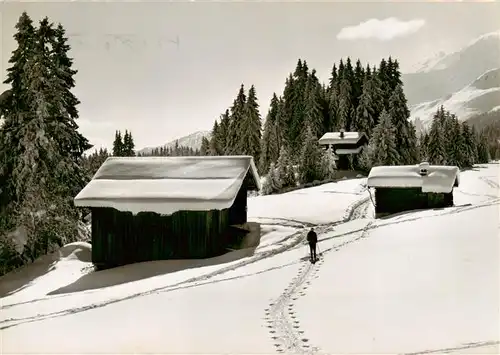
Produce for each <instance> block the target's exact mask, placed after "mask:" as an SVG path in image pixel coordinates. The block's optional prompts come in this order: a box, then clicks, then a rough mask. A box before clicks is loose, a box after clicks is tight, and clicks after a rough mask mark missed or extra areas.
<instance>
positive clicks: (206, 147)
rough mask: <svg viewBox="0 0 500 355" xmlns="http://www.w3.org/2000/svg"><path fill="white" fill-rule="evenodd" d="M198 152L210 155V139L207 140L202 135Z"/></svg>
mask: <svg viewBox="0 0 500 355" xmlns="http://www.w3.org/2000/svg"><path fill="white" fill-rule="evenodd" d="M200 154H201V155H210V141H209V140H208V138H207V137H203V138H202V139H201V148H200Z"/></svg>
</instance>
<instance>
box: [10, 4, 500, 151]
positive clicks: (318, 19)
mask: <svg viewBox="0 0 500 355" xmlns="http://www.w3.org/2000/svg"><path fill="white" fill-rule="evenodd" d="M0 6H1V12H2V16H1V20H2V23H1V31H2V32H1V33H2V47H1V49H2V64H3V65H2V78H4V77H5V69H6V68H7V66H8V63H7V61H8V59H9V57H10V55H11V52H12V50H13V49H14V42H13V39H12V35H13V31H14V25H15V23H16V21H17V19H18V18H19V15H20V14H21V12H22V11H23V10H26V11H27V12H28V14H29V15H30V16H32V18H33V19H35V20H39V19H41V18H42V17H43V16H49V18H50V19H51V20H52V21H54V22H61V23H62V24H63V25H64V27H65V28H66V29H67V32H68V34H70V36H71V39H70V43H71V44H72V46H73V49H72V52H71V55H72V56H73V57H74V58H75V68H76V69H78V70H79V73H78V75H77V77H76V83H77V88H76V89H75V93H76V94H77V96H78V97H79V98H80V100H81V101H82V104H81V105H80V116H81V118H80V120H79V125H80V128H81V131H82V133H84V134H85V135H86V136H87V137H88V138H89V139H90V140H91V142H92V143H93V144H95V145H96V146H98V147H99V146H107V147H110V146H111V143H112V140H113V138H114V132H115V130H116V129H121V130H125V129H129V130H131V131H132V133H133V136H134V138H135V141H136V146H137V148H143V147H144V146H156V145H161V144H163V143H165V142H167V141H170V140H172V139H174V138H178V137H180V136H183V135H186V134H189V133H192V132H194V131H197V130H208V129H210V128H211V127H212V125H213V121H214V120H215V119H216V118H218V117H219V115H220V113H222V112H223V111H224V110H225V109H226V108H227V107H228V106H229V105H231V103H232V101H233V99H234V97H235V95H236V93H237V91H238V89H239V86H240V84H241V83H244V84H245V85H246V86H250V85H251V84H254V85H255V86H256V89H257V94H258V98H259V101H260V104H261V115H262V116H263V117H265V114H266V112H267V108H268V106H269V100H270V98H271V96H272V93H273V92H275V91H276V92H278V94H280V93H281V92H282V90H283V84H284V80H285V77H286V76H287V74H288V73H289V72H290V71H292V70H293V69H294V67H295V64H296V62H297V59H298V58H299V57H300V58H304V59H306V60H307V62H308V63H309V65H310V67H314V68H316V69H317V71H318V74H319V77H320V79H321V80H322V81H326V80H327V79H328V74H329V71H330V69H331V67H332V65H333V63H334V62H337V61H338V60H339V59H340V58H341V57H347V56H351V57H352V58H358V57H359V58H360V59H361V60H362V62H363V63H367V62H370V63H373V64H375V63H376V62H378V61H379V60H380V59H381V58H382V57H388V56H389V55H392V56H393V57H395V58H397V59H398V60H399V61H400V63H401V65H402V67H403V69H407V68H412V67H414V65H415V64H416V63H418V62H421V61H423V60H425V59H426V58H428V57H429V56H432V55H433V54H434V53H436V52H438V51H441V50H445V51H452V50H455V49H458V48H460V47H461V46H463V45H465V44H467V42H469V41H470V40H472V39H474V38H475V37H477V36H479V35H480V34H483V33H486V32H492V31H495V30H498V29H500V22H499V19H500V2H490V3H471V2H467V3H459V2H452V3H450V2H446V3H435V2H434V3H414V2H399V3H395V2H386V3H380V2H362V3H361V2H351V3H332V2H329V3H325V2H323V3H320V2H314V3H312V2H311V3H307V2H302V3H297V2H295V3H264V2H260V3H241V2H240V3H222V2H215V3H200V2H189V3H179V2H177V3H158V2H156V3H109V2H108V3H76V2H71V3H68V2H61V3H33V2H31V3H2V4H0ZM390 17H392V18H393V19H389V20H387V19H388V18H390ZM177 39H178V41H177ZM4 88H5V87H4Z"/></svg>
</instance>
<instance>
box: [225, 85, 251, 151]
mask: <svg viewBox="0 0 500 355" xmlns="http://www.w3.org/2000/svg"><path fill="white" fill-rule="evenodd" d="M246 102H247V97H246V94H245V86H244V85H243V84H241V86H240V90H239V91H238V96H236V99H235V100H234V102H233V106H232V107H231V115H230V120H229V127H228V136H227V141H226V149H225V152H226V154H228V155H234V154H236V155H238V154H241V151H240V150H239V148H240V147H239V142H240V134H241V122H242V120H243V119H244V117H245V114H246V112H245V110H246Z"/></svg>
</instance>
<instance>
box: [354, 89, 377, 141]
mask: <svg viewBox="0 0 500 355" xmlns="http://www.w3.org/2000/svg"><path fill="white" fill-rule="evenodd" d="M373 90H374V85H373V82H372V81H371V80H370V79H366V80H365V83H364V85H363V90H362V94H361V96H360V98H359V105H358V107H357V108H356V116H355V119H354V122H353V128H354V130H355V131H358V132H364V133H365V134H366V135H367V136H368V137H370V136H371V134H372V130H373V128H374V127H375V117H376V116H375V110H376V108H375V103H374V102H373V97H372V96H373V95H374V92H373Z"/></svg>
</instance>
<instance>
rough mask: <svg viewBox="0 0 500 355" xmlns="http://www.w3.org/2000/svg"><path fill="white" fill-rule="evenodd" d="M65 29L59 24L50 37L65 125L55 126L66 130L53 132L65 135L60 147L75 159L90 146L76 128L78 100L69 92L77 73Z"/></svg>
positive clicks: (61, 119)
mask: <svg viewBox="0 0 500 355" xmlns="http://www.w3.org/2000/svg"><path fill="white" fill-rule="evenodd" d="M65 34H66V31H65V29H64V27H63V26H62V25H61V24H58V26H57V28H56V29H55V30H54V31H53V37H51V38H50V41H51V42H52V48H53V50H52V53H51V59H52V62H53V66H52V73H53V74H54V75H55V76H56V77H58V79H59V80H61V86H62V87H61V96H62V98H63V100H62V101H63V104H62V106H63V109H64V111H63V112H65V113H66V115H64V116H61V117H59V122H61V121H62V122H64V123H65V125H57V126H56V127H59V128H61V127H65V128H66V132H64V131H63V130H61V129H59V131H56V132H54V136H56V137H60V138H62V137H67V138H68V140H67V141H64V140H62V141H61V142H60V144H61V147H62V149H69V150H70V151H71V152H72V154H73V155H74V157H75V158H76V159H79V157H81V156H82V154H83V153H84V152H85V151H86V150H88V149H90V148H92V145H91V144H90V143H89V141H88V140H87V138H85V137H84V136H83V135H82V134H80V133H79V132H78V131H77V129H78V125H77V124H76V120H77V119H78V109H77V106H78V105H79V104H80V100H78V98H77V97H76V96H75V95H74V94H73V93H72V92H71V90H72V89H73V88H74V87H75V80H74V76H75V75H76V74H77V73H78V71H77V70H74V69H73V59H72V58H70V57H69V56H68V53H69V50H70V46H69V45H68V44H67V42H68V38H66V37H65ZM81 187H83V186H81Z"/></svg>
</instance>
